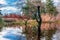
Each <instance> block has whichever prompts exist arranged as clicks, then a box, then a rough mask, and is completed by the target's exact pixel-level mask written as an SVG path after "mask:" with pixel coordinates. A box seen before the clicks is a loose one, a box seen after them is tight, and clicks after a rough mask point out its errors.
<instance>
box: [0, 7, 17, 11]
mask: <svg viewBox="0 0 60 40" xmlns="http://www.w3.org/2000/svg"><path fill="white" fill-rule="evenodd" d="M1 10H13V11H15V10H17V8H15V7H2V8H1Z"/></svg>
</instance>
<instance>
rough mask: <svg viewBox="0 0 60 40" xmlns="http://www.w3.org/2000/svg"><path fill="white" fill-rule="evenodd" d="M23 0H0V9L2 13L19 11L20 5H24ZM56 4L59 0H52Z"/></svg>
mask: <svg viewBox="0 0 60 40" xmlns="http://www.w3.org/2000/svg"><path fill="white" fill-rule="evenodd" d="M24 2H25V1H24V0H0V10H2V13H3V14H5V13H6V14H7V13H21V12H20V10H21V7H22V6H23V5H24ZM54 2H55V3H56V4H57V3H58V2H59V1H58V0H54Z"/></svg>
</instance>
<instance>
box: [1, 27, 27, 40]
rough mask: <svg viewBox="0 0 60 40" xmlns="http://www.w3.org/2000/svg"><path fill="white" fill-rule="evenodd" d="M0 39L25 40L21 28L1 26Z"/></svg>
mask: <svg viewBox="0 0 60 40" xmlns="http://www.w3.org/2000/svg"><path fill="white" fill-rule="evenodd" d="M0 40H26V37H25V35H24V34H22V28H20V29H19V28H13V27H8V28H3V30H2V31H1V32H0Z"/></svg>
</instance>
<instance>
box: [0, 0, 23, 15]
mask: <svg viewBox="0 0 60 40" xmlns="http://www.w3.org/2000/svg"><path fill="white" fill-rule="evenodd" d="M17 3H18V4H20V5H17ZM23 5H24V0H0V10H2V13H3V14H7V13H21V12H20V10H21V7H22V6H23Z"/></svg>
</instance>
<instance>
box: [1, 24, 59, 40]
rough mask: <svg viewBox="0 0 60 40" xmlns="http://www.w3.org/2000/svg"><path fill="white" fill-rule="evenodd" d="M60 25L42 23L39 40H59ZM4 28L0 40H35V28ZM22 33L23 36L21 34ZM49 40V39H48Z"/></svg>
mask: <svg viewBox="0 0 60 40" xmlns="http://www.w3.org/2000/svg"><path fill="white" fill-rule="evenodd" d="M59 27H60V24H57V23H42V25H41V30H42V35H41V36H42V38H41V40H60V28H59ZM26 29H27V30H25V29H23V28H22V27H20V28H18V27H16V28H14V27H5V28H3V30H2V32H0V40H37V27H30V26H29V27H27V28H26ZM23 30H25V32H24V31H23ZM22 33H23V34H22ZM48 38H49V39H48Z"/></svg>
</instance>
